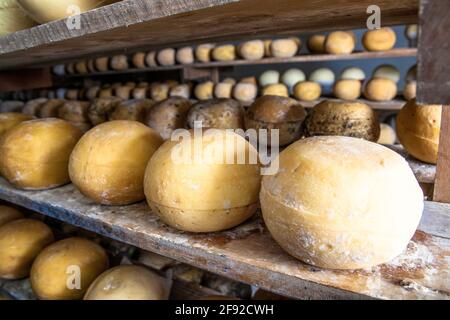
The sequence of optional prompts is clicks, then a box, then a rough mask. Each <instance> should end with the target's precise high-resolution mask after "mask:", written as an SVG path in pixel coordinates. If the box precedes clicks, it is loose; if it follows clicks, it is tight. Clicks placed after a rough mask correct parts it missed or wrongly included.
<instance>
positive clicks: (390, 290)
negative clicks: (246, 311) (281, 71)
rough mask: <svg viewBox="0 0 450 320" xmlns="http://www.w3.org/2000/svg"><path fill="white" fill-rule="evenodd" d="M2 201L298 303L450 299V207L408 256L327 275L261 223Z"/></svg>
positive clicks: (423, 230) (424, 224) (433, 217)
mask: <svg viewBox="0 0 450 320" xmlns="http://www.w3.org/2000/svg"><path fill="white" fill-rule="evenodd" d="M0 198H1V199H4V200H6V201H9V202H11V203H15V204H17V205H21V206H23V207H26V208H29V209H31V210H35V211H37V212H40V213H42V214H45V215H48V216H51V217H53V218H56V219H59V220H63V221H66V222H68V223H71V224H73V225H76V226H79V227H82V228H85V229H88V230H91V231H94V232H97V233H99V234H102V235H105V236H108V237H111V238H113V239H117V240H119V241H122V242H124V243H128V244H131V245H134V246H136V247H139V248H142V249H145V250H149V251H153V252H156V253H159V254H162V255H165V256H168V257H171V258H173V259H176V260H178V261H181V262H184V263H188V264H191V265H194V266H196V267H199V268H202V269H206V270H209V271H211V272H214V273H217V274H221V275H224V276H226V277H229V278H231V279H235V280H238V281H242V282H245V283H249V284H252V285H256V286H259V287H261V288H263V289H267V290H270V291H273V292H276V293H279V294H282V295H285V296H290V297H293V298H299V299H310V298H316V299H319V298H321V299H339V298H341V299H343V298H345V299H349V298H353V299H358V298H364V299H366V298H379V299H450V281H449V277H450V268H449V264H450V206H449V205H445V204H439V203H432V202H426V203H425V211H424V215H423V218H422V221H421V224H420V227H419V229H418V231H417V232H416V234H415V236H414V238H413V239H412V241H411V242H410V244H409V245H408V249H407V250H406V251H405V253H403V254H402V255H400V256H399V257H397V258H395V259H394V260H393V261H391V262H389V263H387V264H383V265H380V266H376V267H374V268H371V269H367V270H352V271H342V270H341V271H339V270H324V269H320V268H316V267H313V266H310V265H307V264H304V263H302V262H300V261H298V260H296V259H294V258H292V257H290V256H289V255H288V254H286V253H285V252H283V251H282V250H281V248H280V247H279V246H278V245H277V244H276V243H275V242H274V241H273V240H272V238H271V236H270V234H269V233H268V231H267V230H266V228H265V227H264V224H263V222H262V219H261V217H260V215H256V216H255V217H254V218H252V219H251V220H249V221H248V222H246V223H244V224H243V225H241V226H239V227H236V228H234V229H232V230H229V231H225V232H220V233H215V234H190V233H185V232H179V231H176V230H174V229H172V228H170V227H167V226H166V225H164V224H163V223H162V222H161V221H160V220H159V218H158V217H157V216H156V215H154V214H152V212H151V211H150V209H149V207H148V206H147V205H146V204H145V203H144V202H141V203H137V204H134V205H129V206H120V207H116V206H112V207H111V206H101V205H96V204H94V203H93V202H92V201H91V200H89V199H87V198H86V197H84V196H82V195H81V194H80V193H79V192H78V191H77V190H76V189H75V188H74V186H73V185H71V184H70V185H66V186H63V187H60V188H56V189H52V190H45V191H21V190H17V189H15V188H13V187H12V186H11V185H9V184H8V183H7V182H6V181H5V180H3V179H0Z"/></svg>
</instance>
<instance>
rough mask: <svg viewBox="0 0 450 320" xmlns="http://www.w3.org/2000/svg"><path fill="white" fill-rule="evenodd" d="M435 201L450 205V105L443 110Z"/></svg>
mask: <svg viewBox="0 0 450 320" xmlns="http://www.w3.org/2000/svg"><path fill="white" fill-rule="evenodd" d="M449 57H450V56H449ZM449 82H450V81H449ZM434 201H439V202H445V203H450V105H449V106H444V107H443V108H442V120H441V132H440V136H439V150H438V161H437V172H436V184H435V187H434Z"/></svg>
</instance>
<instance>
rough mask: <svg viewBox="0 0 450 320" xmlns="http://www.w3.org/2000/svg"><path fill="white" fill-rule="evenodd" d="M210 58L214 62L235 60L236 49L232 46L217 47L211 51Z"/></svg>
mask: <svg viewBox="0 0 450 320" xmlns="http://www.w3.org/2000/svg"><path fill="white" fill-rule="evenodd" d="M211 57H212V58H213V59H214V60H216V61H233V60H236V47H235V46H234V45H233V44H223V45H219V46H217V47H214V48H213V49H212V51H211Z"/></svg>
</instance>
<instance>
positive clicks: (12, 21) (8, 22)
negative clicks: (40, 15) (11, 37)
mask: <svg viewBox="0 0 450 320" xmlns="http://www.w3.org/2000/svg"><path fill="white" fill-rule="evenodd" d="M35 24H36V23H35V22H34V21H33V20H32V19H31V18H30V17H28V16H27V15H26V14H25V12H23V11H22V10H21V9H20V8H19V6H18V4H17V1H16V0H1V1H0V36H3V35H7V34H9V33H12V32H16V31H20V30H23V29H28V28H31V27H33V26H34V25H35Z"/></svg>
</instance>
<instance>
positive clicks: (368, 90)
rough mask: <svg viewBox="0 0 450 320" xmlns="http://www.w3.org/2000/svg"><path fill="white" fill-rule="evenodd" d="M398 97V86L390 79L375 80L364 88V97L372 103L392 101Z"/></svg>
mask: <svg viewBox="0 0 450 320" xmlns="http://www.w3.org/2000/svg"><path fill="white" fill-rule="evenodd" d="M396 95H397V84H396V83H395V82H394V81H392V80H391V79H388V78H373V79H371V80H370V81H369V82H368V83H367V84H366V87H365V88H364V96H365V97H366V98H367V99H368V100H372V101H390V100H392V99H394V98H395V96H396Z"/></svg>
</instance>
